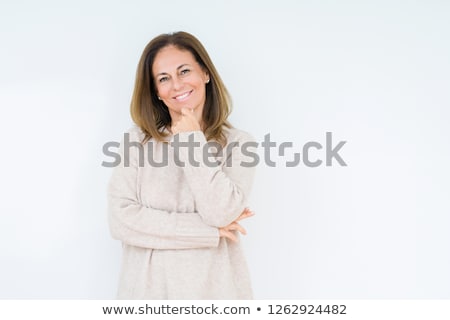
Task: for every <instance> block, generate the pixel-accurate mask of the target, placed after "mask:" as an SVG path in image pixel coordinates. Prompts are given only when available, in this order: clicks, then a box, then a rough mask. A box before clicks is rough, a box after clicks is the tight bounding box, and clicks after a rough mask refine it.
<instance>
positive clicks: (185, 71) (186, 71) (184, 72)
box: [181, 69, 191, 74]
mask: <svg viewBox="0 0 450 320" xmlns="http://www.w3.org/2000/svg"><path fill="white" fill-rule="evenodd" d="M189 71H191V70H189V69H183V70H181V74H186V73H189Z"/></svg>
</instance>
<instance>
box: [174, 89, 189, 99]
mask: <svg viewBox="0 0 450 320" xmlns="http://www.w3.org/2000/svg"><path fill="white" fill-rule="evenodd" d="M192 91H193V90H191V91H188V92H185V93H182V94H180V95H178V96H176V97H173V98H174V99H175V100H177V101H183V100H186V99H187V98H188V97H189V96H190V95H191V93H192Z"/></svg>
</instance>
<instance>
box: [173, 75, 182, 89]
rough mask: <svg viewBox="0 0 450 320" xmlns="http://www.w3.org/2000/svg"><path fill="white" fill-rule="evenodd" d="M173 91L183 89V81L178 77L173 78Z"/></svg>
mask: <svg viewBox="0 0 450 320" xmlns="http://www.w3.org/2000/svg"><path fill="white" fill-rule="evenodd" d="M172 83H173V89H174V90H180V89H181V88H182V87H183V80H182V79H180V78H178V77H173V82H172Z"/></svg>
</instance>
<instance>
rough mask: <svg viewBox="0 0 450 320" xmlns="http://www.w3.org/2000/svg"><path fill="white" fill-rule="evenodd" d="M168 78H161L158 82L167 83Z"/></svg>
mask: <svg viewBox="0 0 450 320" xmlns="http://www.w3.org/2000/svg"><path fill="white" fill-rule="evenodd" d="M168 79H169V78H168V77H162V78H159V82H164V81H167V80H168Z"/></svg>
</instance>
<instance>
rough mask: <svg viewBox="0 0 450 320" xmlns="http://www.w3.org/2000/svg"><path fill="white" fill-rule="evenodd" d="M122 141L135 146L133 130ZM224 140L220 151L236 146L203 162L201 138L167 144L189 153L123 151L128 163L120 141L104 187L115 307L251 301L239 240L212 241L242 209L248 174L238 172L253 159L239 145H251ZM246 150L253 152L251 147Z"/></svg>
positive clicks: (243, 137)
mask: <svg viewBox="0 0 450 320" xmlns="http://www.w3.org/2000/svg"><path fill="white" fill-rule="evenodd" d="M128 133H129V140H130V141H131V143H134V142H140V141H142V140H143V137H144V134H143V133H142V131H141V130H140V129H139V128H137V127H133V128H132V129H130V130H129V132H128ZM224 133H225V135H226V137H227V147H229V146H231V145H230V144H231V143H235V142H238V143H239V146H238V147H234V148H228V150H231V151H232V152H231V153H230V152H225V150H227V147H226V148H225V149H224V150H223V152H222V153H217V154H215V156H214V157H213V156H209V158H207V159H206V158H205V152H204V150H205V149H204V146H205V145H206V144H207V141H206V138H205V136H204V134H203V133H202V132H201V131H191V132H182V133H179V134H177V135H175V136H169V138H168V139H167V142H171V143H172V142H174V141H176V140H177V139H178V141H179V142H181V143H183V142H187V141H189V139H193V140H191V142H192V141H193V142H194V144H196V145H195V148H188V147H180V148H178V149H175V148H174V147H172V145H171V144H170V143H167V142H156V141H155V140H153V139H150V141H149V143H146V144H144V146H143V149H142V150H139V148H138V147H136V146H133V147H130V148H128V150H129V156H128V158H129V159H125V158H126V157H125V158H124V155H126V152H125V150H126V148H125V147H124V145H126V143H124V140H122V143H121V147H120V155H121V159H122V161H121V163H120V164H119V165H118V166H117V167H115V168H114V170H113V173H112V176H111V179H110V182H109V186H108V220H109V226H110V230H111V234H112V236H113V238H115V239H118V240H120V241H122V246H123V256H122V266H121V275H120V281H119V290H118V298H119V299H252V289H251V282H250V275H249V272H248V268H247V263H246V260H245V258H244V255H243V251H242V248H241V245H240V241H241V239H239V235H238V233H237V232H234V233H235V235H236V236H237V237H238V239H239V241H238V242H237V243H236V242H232V241H230V240H228V239H226V238H223V237H219V229H218V228H219V227H223V226H226V225H228V224H230V223H231V222H232V221H234V220H235V219H236V218H237V217H238V216H239V215H240V214H241V212H242V211H243V210H244V208H245V207H246V205H247V199H248V196H249V193H250V189H251V185H252V182H253V176H254V171H255V166H254V165H252V166H241V164H242V163H243V162H247V163H249V162H252V161H253V160H255V159H254V158H251V157H249V156H248V152H246V151H245V148H242V145H243V143H245V142H253V143H254V139H253V138H252V137H251V136H250V135H249V134H247V133H245V132H243V131H240V130H237V129H234V128H232V129H227V128H225V129H224ZM189 137H190V138H189ZM135 145H137V143H135ZM252 148H253V149H252ZM216 150H217V148H216ZM248 150H251V151H252V152H256V151H255V150H256V149H255V145H253V147H250V148H247V151H248ZM142 151H143V152H142ZM212 151H214V148H211V149H209V153H210V154H211V153H213V152H212ZM174 152H175V153H174ZM127 160H129V163H127ZM142 160H144V161H142ZM164 160H166V161H167V165H163V166H161V165H155V163H163V161H164ZM214 160H217V161H219V162H218V165H216V166H212V165H211V163H213V162H214ZM149 161H153V162H149ZM150 163H151V164H150ZM181 163H182V164H184V166H181V165H180V164H181Z"/></svg>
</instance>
